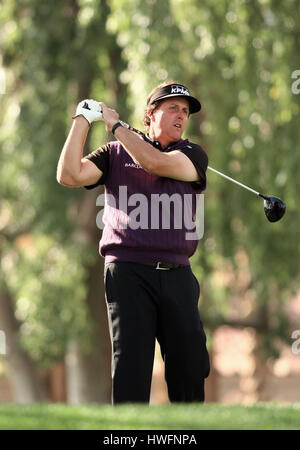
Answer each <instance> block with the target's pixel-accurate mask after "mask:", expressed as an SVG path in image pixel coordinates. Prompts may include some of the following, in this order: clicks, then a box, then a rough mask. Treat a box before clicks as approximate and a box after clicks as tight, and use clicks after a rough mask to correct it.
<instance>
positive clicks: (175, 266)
mask: <svg viewBox="0 0 300 450" xmlns="http://www.w3.org/2000/svg"><path fill="white" fill-rule="evenodd" d="M141 264H144V265H145V266H150V267H154V268H155V269H156V270H170V269H179V268H180V267H187V265H186V264H172V263H164V262H156V263H155V262H154V263H141Z"/></svg>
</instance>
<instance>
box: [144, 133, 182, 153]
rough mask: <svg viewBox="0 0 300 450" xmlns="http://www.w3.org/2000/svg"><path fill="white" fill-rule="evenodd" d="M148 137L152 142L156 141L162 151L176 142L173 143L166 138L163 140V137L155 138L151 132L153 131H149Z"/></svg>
mask: <svg viewBox="0 0 300 450" xmlns="http://www.w3.org/2000/svg"><path fill="white" fill-rule="evenodd" d="M148 136H149V138H150V139H151V141H152V142H154V141H158V142H159V143H160V145H161V147H162V148H163V149H164V148H167V147H168V146H169V145H170V144H173V143H174V142H177V141H173V140H171V139H168V138H164V137H163V136H156V135H155V133H154V132H153V130H149V134H148Z"/></svg>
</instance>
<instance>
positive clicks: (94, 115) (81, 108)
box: [72, 99, 102, 125]
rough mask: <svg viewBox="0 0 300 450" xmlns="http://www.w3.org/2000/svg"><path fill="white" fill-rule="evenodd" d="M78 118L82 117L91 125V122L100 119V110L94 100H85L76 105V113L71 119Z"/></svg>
mask: <svg viewBox="0 0 300 450" xmlns="http://www.w3.org/2000/svg"><path fill="white" fill-rule="evenodd" d="M78 116H83V117H84V118H85V119H86V120H87V121H88V123H89V125H91V123H92V122H95V121H96V120H100V119H102V108H101V106H100V105H99V102H97V101H96V100H92V99H85V100H82V101H81V102H80V103H78V106H77V108H76V113H75V115H74V116H73V117H72V119H75V117H78Z"/></svg>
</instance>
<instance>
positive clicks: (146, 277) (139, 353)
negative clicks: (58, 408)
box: [104, 262, 210, 404]
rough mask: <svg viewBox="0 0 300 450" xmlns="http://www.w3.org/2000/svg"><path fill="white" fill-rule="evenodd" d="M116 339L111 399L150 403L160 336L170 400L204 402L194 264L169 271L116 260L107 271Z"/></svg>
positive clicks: (204, 357)
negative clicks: (155, 352)
mask: <svg viewBox="0 0 300 450" xmlns="http://www.w3.org/2000/svg"><path fill="white" fill-rule="evenodd" d="M104 281H105V292H106V302H107V310H108V321H109V328H110V336H111V342H112V386H113V388H112V389H113V392H112V402H113V404H115V403H123V402H131V403H136V402H146V403H147V402H149V398H150V389H151V380H152V370H153V361H154V351H155V338H157V340H158V342H159V344H160V348H161V354H162V358H163V360H164V363H165V380H166V383H167V388H168V395H169V399H170V401H171V402H195V401H196V402H203V401H204V379H205V378H206V377H207V376H208V374H209V370H210V369H209V356H208V352H207V349H206V336H205V333H204V330H203V326H202V322H201V320H200V316H199V310H198V300H199V294H200V287H199V283H198V281H197V279H196V277H195V276H194V274H193V273H192V270H191V268H190V266H185V267H180V268H177V269H171V270H157V269H155V268H154V267H150V266H146V265H143V264H138V263H130V262H114V263H109V264H107V265H105V270H104Z"/></svg>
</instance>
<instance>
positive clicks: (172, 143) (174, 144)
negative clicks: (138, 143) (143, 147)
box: [143, 134, 182, 151]
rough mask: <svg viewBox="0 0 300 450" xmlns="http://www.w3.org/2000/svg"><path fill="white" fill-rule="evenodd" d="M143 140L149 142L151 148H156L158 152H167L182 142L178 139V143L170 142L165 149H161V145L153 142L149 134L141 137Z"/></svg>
mask: <svg viewBox="0 0 300 450" xmlns="http://www.w3.org/2000/svg"><path fill="white" fill-rule="evenodd" d="M143 139H144V140H145V141H147V142H149V144H151V145H153V147H155V148H157V149H158V150H161V151H165V150H169V149H170V148H172V147H174V146H176V145H177V144H179V142H181V141H182V139H179V140H178V141H174V142H170V144H169V145H167V147H162V145H161V143H160V142H159V141H153V140H152V139H151V138H150V136H149V134H144V135H143Z"/></svg>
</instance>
